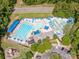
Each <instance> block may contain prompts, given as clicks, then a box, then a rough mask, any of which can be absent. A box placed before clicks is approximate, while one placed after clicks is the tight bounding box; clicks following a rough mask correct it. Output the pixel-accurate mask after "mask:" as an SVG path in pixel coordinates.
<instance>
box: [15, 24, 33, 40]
mask: <svg viewBox="0 0 79 59" xmlns="http://www.w3.org/2000/svg"><path fill="white" fill-rule="evenodd" d="M32 28H33V27H32V25H28V24H27V23H23V24H21V26H20V28H19V29H18V30H17V31H16V32H15V35H14V37H15V38H17V39H20V40H26V36H27V34H28V33H29V32H30V30H32Z"/></svg>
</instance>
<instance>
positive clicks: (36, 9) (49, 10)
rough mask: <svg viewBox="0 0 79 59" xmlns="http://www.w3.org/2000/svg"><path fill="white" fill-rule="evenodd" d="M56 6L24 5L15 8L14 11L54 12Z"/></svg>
mask: <svg viewBox="0 0 79 59" xmlns="http://www.w3.org/2000/svg"><path fill="white" fill-rule="evenodd" d="M53 9H54V7H24V8H14V12H13V13H52V11H53Z"/></svg>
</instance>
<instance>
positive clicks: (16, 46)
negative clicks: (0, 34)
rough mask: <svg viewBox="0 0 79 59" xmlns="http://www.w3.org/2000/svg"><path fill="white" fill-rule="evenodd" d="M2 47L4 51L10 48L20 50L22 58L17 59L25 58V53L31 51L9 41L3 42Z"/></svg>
mask: <svg viewBox="0 0 79 59" xmlns="http://www.w3.org/2000/svg"><path fill="white" fill-rule="evenodd" d="M2 47H3V49H6V48H10V47H12V48H16V49H18V50H19V51H20V57H18V58H16V59H22V58H24V57H25V53H26V52H27V51H29V50H30V49H29V48H27V47H24V46H22V45H19V44H17V43H15V42H13V41H9V40H2Z"/></svg>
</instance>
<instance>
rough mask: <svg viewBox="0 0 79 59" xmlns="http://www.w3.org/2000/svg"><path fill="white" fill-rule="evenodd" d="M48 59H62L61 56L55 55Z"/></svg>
mask: <svg viewBox="0 0 79 59" xmlns="http://www.w3.org/2000/svg"><path fill="white" fill-rule="evenodd" d="M49 59H62V58H61V56H60V55H59V54H57V53H55V54H52V55H51V56H50V58H49Z"/></svg>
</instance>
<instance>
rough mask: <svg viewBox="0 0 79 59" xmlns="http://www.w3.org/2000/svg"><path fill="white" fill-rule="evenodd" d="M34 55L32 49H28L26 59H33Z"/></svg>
mask: <svg viewBox="0 0 79 59" xmlns="http://www.w3.org/2000/svg"><path fill="white" fill-rule="evenodd" d="M32 57H33V53H32V52H31V51H28V52H27V53H26V59H32Z"/></svg>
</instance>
